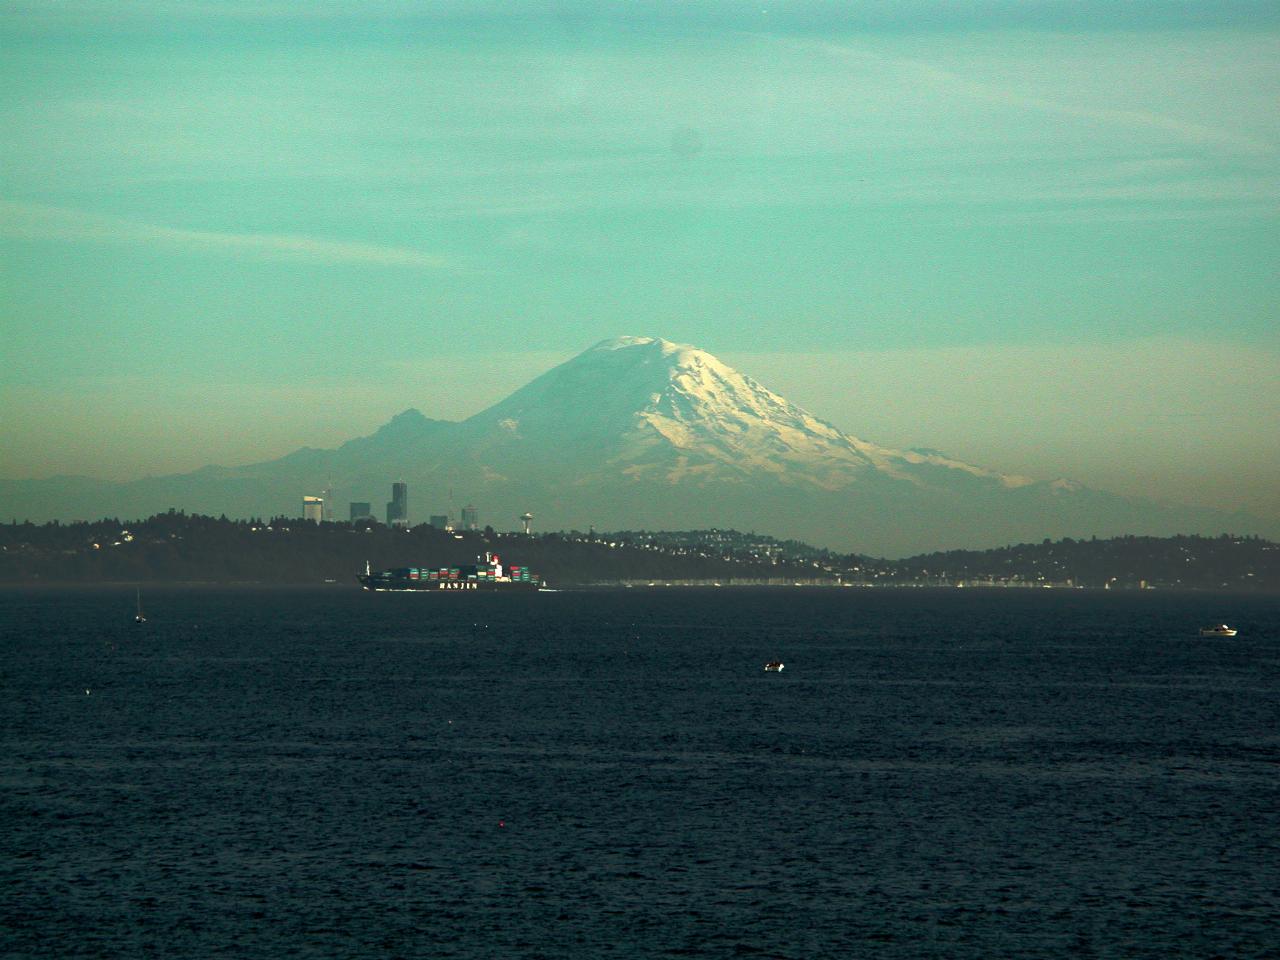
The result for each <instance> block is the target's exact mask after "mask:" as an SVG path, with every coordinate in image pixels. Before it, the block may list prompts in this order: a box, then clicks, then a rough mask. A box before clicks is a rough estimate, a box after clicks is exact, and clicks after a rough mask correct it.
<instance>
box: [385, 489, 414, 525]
mask: <svg viewBox="0 0 1280 960" xmlns="http://www.w3.org/2000/svg"><path fill="white" fill-rule="evenodd" d="M408 525H409V485H408V484H407V483H405V482H404V481H403V480H400V481H398V482H396V483H393V484H392V485H391V502H390V503H388V504H387V526H388V527H407V526H408Z"/></svg>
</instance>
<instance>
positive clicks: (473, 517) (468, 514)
mask: <svg viewBox="0 0 1280 960" xmlns="http://www.w3.org/2000/svg"><path fill="white" fill-rule="evenodd" d="M462 529H463V530H479V529H480V514H479V512H478V511H477V510H476V508H475V505H474V504H470V503H469V504H467V505H466V506H465V507H463V508H462Z"/></svg>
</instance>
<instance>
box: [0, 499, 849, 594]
mask: <svg viewBox="0 0 1280 960" xmlns="http://www.w3.org/2000/svg"><path fill="white" fill-rule="evenodd" d="M485 551H492V552H494V553H497V554H498V555H499V556H501V557H502V559H503V561H504V562H506V563H509V564H510V563H518V564H521V565H523V566H529V567H532V568H533V570H534V572H535V573H538V574H540V575H541V576H542V577H544V578H545V579H547V580H548V581H549V582H550V583H552V584H553V585H555V584H565V585H567V584H587V583H602V582H617V581H626V580H654V579H661V580H721V581H723V580H741V579H776V578H780V577H791V578H795V577H801V576H802V577H804V578H806V579H812V578H815V577H822V578H827V579H830V578H831V574H829V573H826V572H825V571H822V570H818V569H816V568H814V567H813V565H812V564H809V563H800V562H799V561H795V562H793V561H789V560H781V561H775V560H774V559H773V558H765V559H762V560H756V559H753V558H751V557H742V556H734V555H731V554H730V553H729V552H715V553H713V554H710V555H708V554H706V553H698V552H692V551H685V550H676V549H674V548H672V549H662V548H655V547H653V546H652V545H647V544H644V545H635V544H627V543H620V542H618V541H616V540H615V541H612V542H611V541H610V540H609V539H608V538H607V536H603V535H602V536H596V535H593V534H576V533H575V534H560V533H548V534H535V535H531V536H526V535H524V534H518V533H499V532H496V531H494V530H493V529H492V528H486V529H485V530H484V531H476V532H467V533H456V532H452V531H445V530H438V529H436V528H435V527H432V526H429V525H427V524H423V525H420V526H417V527H412V528H409V529H404V528H390V527H386V526H383V525H382V524H380V523H376V522H373V521H367V522H358V523H354V524H352V523H346V522H325V523H321V524H315V523H308V522H306V521H303V520H299V519H296V518H280V517H277V518H273V519H270V520H261V519H252V520H229V519H227V518H226V517H217V518H214V517H206V516H199V515H188V514H184V513H181V512H169V513H165V514H159V515H157V516H154V517H151V518H149V519H147V520H140V521H129V522H124V521H120V520H116V519H108V520H99V521H94V522H88V523H70V524H59V523H56V522H55V523H48V524H41V525H36V524H31V523H11V524H8V525H0V582H7V583H15V582H18V583H31V582H100V581H101V582H215V583H236V582H249V583H317V582H322V581H326V580H333V581H336V582H339V583H350V584H354V583H355V575H356V574H357V573H358V572H361V571H363V570H364V566H365V561H369V562H370V563H371V564H372V565H373V567H374V569H381V568H386V567H397V566H451V565H455V564H462V563H472V562H474V561H475V559H476V557H477V556H478V555H479V554H482V553H484V552H485Z"/></svg>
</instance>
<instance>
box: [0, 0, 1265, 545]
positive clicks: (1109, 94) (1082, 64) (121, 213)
mask: <svg viewBox="0 0 1280 960" xmlns="http://www.w3.org/2000/svg"><path fill="white" fill-rule="evenodd" d="M464 6H465V9H464ZM1113 6H1114V5H1110V4H1101V3H1083V4H1066V3H1044V4H1034V5H1027V4H1012V3H999V2H997V3H959V4H952V5H947V6H946V7H945V8H944V7H942V6H940V5H937V4H927V3H917V2H902V3H883V4H874V5H870V6H869V7H868V8H867V10H865V11H862V12H860V13H848V12H843V13H842V12H837V11H836V10H835V9H834V8H832V7H831V6H830V5H827V4H822V3H817V2H812V3H804V2H801V3H795V4H790V5H788V6H787V7H786V8H777V9H773V8H766V7H760V8H752V9H751V10H749V11H748V10H746V8H744V7H741V6H740V5H736V4H716V3H713V4H708V5H706V6H705V8H703V9H702V10H700V11H695V10H681V11H671V12H658V11H657V10H656V9H655V10H648V11H646V10H645V9H643V8H638V9H637V10H636V11H632V12H630V13H625V14H624V13H619V12H617V11H613V10H611V9H609V7H608V6H607V5H604V4H599V3H590V2H581V3H571V4H567V5H565V4H558V5H552V4H542V3H519V4H517V5H515V6H514V7H505V8H504V9H505V10H508V11H512V12H513V13H515V14H519V18H518V20H519V28H518V29H517V27H516V19H515V18H513V19H507V18H506V17H504V16H502V15H500V14H499V13H498V12H497V10H498V8H496V7H489V6H486V5H484V4H479V5H458V4H451V3H444V2H439V3H413V2H408V0H403V2H386V3H375V4H372V5H361V6H359V7H357V6H356V5H349V4H345V3H339V2H334V3H329V4H322V5H317V6H314V7H310V8H308V9H307V10H306V11H301V10H297V9H295V8H294V7H293V6H292V5H284V4H276V3H267V4H264V5H260V6H258V7H255V8H254V9H253V10H250V9H249V8H247V7H245V6H243V5H239V4H206V3H199V2H197V3H191V4H184V5H182V6H181V7H180V8H178V9H177V10H173V9H170V8H168V7H167V6H161V5H158V4H151V3H138V4H134V5H131V6H129V7H128V8H123V9H122V8H120V7H119V5H115V4H105V3H96V2H85V3H80V4H76V5H74V6H69V7H62V6H59V7H50V6H48V5H46V4H35V3H27V2H16V3H10V4H8V5H7V8H6V9H7V15H6V17H5V18H4V19H3V22H2V23H0V38H2V39H3V41H4V44H5V49H6V52H7V55H6V58H5V61H4V63H3V64H2V65H0V76H2V77H3V79H4V83H3V84H2V85H0V87H2V90H0V116H3V117H4V119H5V121H6V126H7V128H8V129H10V130H11V131H14V133H15V135H13V136H11V137H9V138H6V140H5V142H4V144H3V146H0V151H2V152H0V164H2V166H3V169H4V170H5V177H4V181H5V185H4V188H3V190H0V258H2V262H3V265H2V266H0V270H2V271H3V273H2V276H0V280H2V284H0V297H2V298H3V299H2V305H3V314H2V316H3V324H4V326H3V334H4V338H5V342H6V358H7V359H8V361H9V362H7V363H5V364H4V366H3V370H2V371H0V405H2V406H3V409H4V413H5V416H4V418H3V420H2V421H0V446H2V447H3V448H4V449H5V451H6V453H5V456H4V458H3V462H2V463H0V478H3V479H17V478H29V477H41V476H49V475H55V474H84V475H89V476H95V477H102V478H104V479H113V480H123V479H133V478H137V477H141V476H144V475H148V474H166V473H183V472H187V471H190V470H194V469H197V468H199V467H201V466H204V465H206V464H211V463H212V464H222V465H240V464H247V463H254V462H260V461H269V460H274V459H276V458H279V457H281V456H284V455H286V454H288V453H290V452H291V451H293V450H296V449H298V448H300V447H303V446H312V447H321V448H331V447H336V446H338V445H339V444H341V443H343V442H345V441H347V440H349V439H351V438H353V437H357V436H363V435H368V434H370V433H372V432H373V431H374V430H376V429H377V428H378V427H379V426H380V425H381V424H383V423H385V422H386V421H387V420H388V419H390V417H391V416H392V415H394V414H396V413H398V412H400V411H401V410H403V409H405V408H408V407H414V408H417V409H419V410H421V411H422V412H423V413H424V414H426V415H427V416H429V417H433V418H439V419H449V420H456V419H463V418H465V417H467V416H470V415H473V414H475V413H477V412H479V411H481V410H483V409H485V408H487V407H488V406H490V405H491V404H493V403H495V402H497V401H498V400H500V399H501V398H502V397H503V396H505V395H507V394H508V393H510V392H511V391H512V390H514V389H516V388H518V387H520V386H521V385H522V384H524V383H525V382H527V381H529V380H531V379H532V378H533V377H534V376H537V375H538V374H540V373H542V372H543V371H545V370H546V369H548V368H550V367H552V366H554V365H555V364H557V363H559V362H561V361H564V360H566V359H568V358H569V357H571V356H573V355H575V354H577V353H578V352H579V351H581V350H582V349H584V348H585V347H587V346H589V345H590V344H592V343H594V342H597V341H599V340H601V339H604V338H607V337H613V336H619V335H624V334H636V335H644V336H655V337H665V338H668V339H671V340H675V341H678V342H686V343H692V344H695V345H697V346H699V347H702V348H705V349H707V350H709V351H711V352H713V353H714V354H716V355H717V356H720V357H722V358H723V359H725V360H726V361H728V362H729V363H731V364H733V365H734V366H735V367H736V368H738V369H740V370H742V371H743V372H744V373H747V374H749V375H751V376H752V377H754V378H755V379H757V380H759V381H761V382H762V383H764V384H766V385H767V386H769V387H770V388H771V389H774V390H776V391H778V392H779V393H781V394H782V395H784V396H786V397H788V398H790V399H792V400H794V401H795V402H797V403H798V404H800V405H802V406H804V407H805V408H807V409H809V410H811V411H812V412H813V413H814V414H815V415H817V416H819V417H821V418H823V419H825V420H828V421H830V422H832V423H834V424H835V425H836V426H838V427H840V428H841V429H843V430H847V431H848V432H850V433H853V434H856V435H858V436H861V437H865V438H867V439H870V440H873V441H876V442H880V443H885V444H889V445H893V446H897V447H902V448H906V447H913V446H924V447H933V448H939V449H942V450H944V451H946V452H947V453H948V454H950V455H953V456H956V457H960V458H963V459H966V460H968V461H972V462H975V463H981V464H983V465H984V466H988V467H991V468H993V469H997V470H1001V471H1004V472H1009V473H1018V474H1026V475H1029V476H1035V477H1038V478H1043V479H1051V478H1054V477H1059V476H1066V477H1070V478H1072V479H1074V480H1078V481H1081V482H1084V483H1087V484H1090V485H1092V486H1095V487H1098V488H1101V489H1105V490H1110V491H1114V492H1116V493H1120V494H1125V495H1142V496H1149V497H1154V498H1156V499H1165V500H1170V501H1174V502H1181V503H1189V504H1195V505H1200V506H1208V507H1216V508H1220V509H1225V510H1237V509H1243V510H1248V511H1252V512H1254V513H1256V514H1259V515H1261V516H1264V517H1267V518H1268V519H1272V520H1275V519H1277V518H1280V506H1277V505H1278V504H1280V439H1278V438H1277V434H1276V431H1275V429H1274V424H1275V423H1276V422H1280V400H1278V399H1277V398H1278V397H1280V334H1278V333H1277V329H1278V327H1280V325H1278V324H1277V323H1276V317H1275V303H1276V302H1277V297H1276V294H1277V292H1280V290H1278V289H1277V286H1278V285H1277V281H1276V279H1275V273H1276V271H1275V269H1274V265H1275V263H1276V260H1277V254H1278V253H1280V230H1277V226H1278V224H1277V219H1280V206H1278V205H1277V199H1276V198H1277V196H1278V195H1280V189H1278V188H1280V117H1278V116H1277V113H1276V111H1275V109H1274V103H1275V102H1276V100H1277V96H1278V95H1280V15H1278V14H1276V13H1275V12H1274V11H1269V10H1268V9H1267V8H1266V7H1265V6H1262V5H1258V4H1252V3H1231V2H1228V3H1223V4H1210V3H1198V2H1192V3H1187V4H1179V5H1177V9H1159V10H1139V9H1126V10H1124V11H1118V10H1114V9H1112V8H1113ZM392 479H393V478H392ZM323 480H324V478H322V477H317V478H316V483H317V488H316V490H317V491H318V490H319V488H320V485H321V484H322V483H323ZM310 492H313V493H314V492H316V491H310ZM356 494H357V495H359V496H362V497H363V496H371V495H373V492H372V491H356ZM299 495H301V491H300V492H299ZM382 496H383V495H382V494H381V493H379V494H378V495H377V497H375V498H374V500H373V501H372V502H373V503H374V504H375V507H380V506H381V502H380V500H379V499H378V498H379V497H382ZM424 512H429V511H424ZM375 513H381V510H378V509H375Z"/></svg>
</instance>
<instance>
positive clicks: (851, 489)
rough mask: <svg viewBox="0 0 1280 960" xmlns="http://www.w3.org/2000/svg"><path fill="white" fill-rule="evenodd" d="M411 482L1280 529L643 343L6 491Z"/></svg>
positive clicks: (796, 530)
mask: <svg viewBox="0 0 1280 960" xmlns="http://www.w3.org/2000/svg"><path fill="white" fill-rule="evenodd" d="M397 480H403V481H405V482H406V483H407V484H408V485H409V504H410V517H411V519H414V520H415V521H417V520H423V519H426V517H427V516H428V515H429V514H433V513H437V512H444V511H445V510H446V509H447V508H446V507H445V505H446V504H447V503H449V497H450V494H451V493H452V495H453V496H454V497H455V498H456V500H457V502H458V503H459V504H462V503H468V502H470V503H474V504H476V505H477V507H478V508H479V510H480V513H481V517H482V519H483V520H485V521H486V522H489V523H494V524H496V525H497V526H499V527H508V528H514V527H515V526H517V524H516V519H515V518H516V517H518V516H520V515H521V514H524V513H525V512H526V511H528V512H531V513H532V514H533V515H534V517H535V522H536V524H537V527H538V528H540V529H570V528H578V529H587V528H589V527H592V526H594V527H597V528H613V529H677V528H708V527H717V528H738V529H767V530H773V531H779V532H783V533H785V535H787V536H793V537H796V538H798V539H801V540H805V541H808V542H811V543H817V544H821V545H823V546H825V547H830V548H833V549H838V550H845V551H851V552H852V551H856V552H859V553H864V554H874V555H880V556H897V557H901V556H906V555H910V554H914V553H921V552H925V551H930V550H942V549H955V548H961V547H970V548H972V547H986V546H995V545H998V544H1003V543H1014V542H1021V541H1037V540H1040V539H1042V538H1044V537H1050V538H1062V537H1089V536H1100V537H1104V536H1116V535H1121V534H1141V535H1158V536H1164V535H1172V534H1178V533H1182V534H1219V533H1222V532H1224V531H1232V532H1237V533H1244V534H1259V533H1268V532H1270V531H1269V528H1270V527H1274V526H1276V524H1275V523H1274V522H1271V523H1268V522H1267V521H1263V520H1261V519H1259V518H1257V517H1252V516H1248V515H1245V514H1239V513H1225V512H1221V511H1215V510H1211V509H1203V508H1195V507H1186V506H1176V505H1169V504H1162V503H1156V502H1153V501H1150V500H1144V499H1140V498H1132V497H1121V496H1117V495H1114V494H1110V493H1106V492H1103V491H1100V490H1093V489H1089V488H1087V487H1085V486H1083V485H1081V484H1079V483H1075V482H1072V481H1070V480H1066V479H1055V480H1044V479H1034V478H1031V477H1023V476H1011V475H1008V474H1002V473H999V472H997V471H993V470H989V469H986V468H983V467H980V466H975V465H973V464H971V463H967V462H965V461H963V460H960V459H956V458H953V457H950V456H947V455H945V454H943V453H941V452H939V451H936V450H925V449H909V450H894V449H889V448H886V447H881V446H877V445H876V444H873V443H869V442H867V441H865V440H861V439H859V438H858V437H855V436H853V435H850V434H847V433H844V432H842V431H840V430H838V429H837V428H836V427H834V426H832V425H831V424H829V423H827V422H826V421H823V420H820V419H818V418H817V417H815V416H813V415H812V414H810V413H809V412H807V411H805V410H803V409H801V408H800V407H798V406H796V405H795V404H793V403H790V402H788V401H787V400H785V399H783V398H782V397H780V396H778V395H777V394H775V393H772V392H771V391H769V390H767V389H766V388H765V387H763V386H761V385H760V384H759V383H757V382H756V381H755V380H752V379H751V378H750V377H747V376H744V375H742V374H740V373H738V372H737V371H735V370H733V369H731V368H730V367H728V366H727V365H725V364H724V363H722V362H720V361H719V360H718V359H716V358H715V357H713V356H711V355H710V354H708V353H706V352H704V351H702V350H698V349H696V348H694V347H691V346H687V345H682V344H677V343H672V342H670V341H667V340H661V339H655V338H648V337H621V338H617V339H612V340H606V341H604V342H602V343H599V344H597V345H596V346H594V347H592V348H590V349H589V350H587V351H585V352H584V353H582V354H580V355H578V356H577V357H575V358H573V359H571V360H569V361H567V362H565V363H563V364H561V365H560V366H557V367H555V368H554V369H552V370H550V371H548V372H547V373H545V374H543V375H542V376H540V377H538V378H537V379H535V380H533V381H532V382H531V383H529V384H527V385H526V386H524V387H522V388H521V389H519V390H517V391H516V392H515V393H513V394H511V395H510V396H508V397H507V398H506V399H504V400H502V401H500V402H498V403H496V404H495V405H494V406H491V407H489V408H488V409H487V410H484V411H482V412H480V413H477V414H476V415H475V416H472V417H470V418H468V419H466V420H463V421H460V422H454V421H444V420H433V419H430V418H428V417H426V416H424V415H423V414H422V413H420V412H419V411H417V410H415V409H409V410H406V411H404V412H403V413H401V414H399V415H397V416H395V417H393V418H392V419H391V420H390V421H389V422H388V423H386V424H385V425H384V426H382V427H381V428H380V429H379V430H377V431H376V432H375V433H373V434H371V435H369V436H366V437H360V438H357V439H354V440H350V441H348V442H347V443H344V444H342V445H341V446H339V447H337V448H335V449H313V448H302V449H300V450H297V451H295V452H293V453H291V454H289V455H287V456H285V457H282V458H280V459H278V460H272V461H268V462H264V463H257V464H252V465H248V466H241V467H218V466H208V467H204V468H202V469H200V470H197V471H195V472H193V473H187V474H178V475H172V476H163V477H148V478H145V479H141V480H135V481H130V482H126V483H107V482H103V481H98V480H92V479H88V478H77V477H55V478H50V479H45V480H7V481H0V516H3V515H6V514H7V515H8V516H9V517H12V518H16V519H30V520H34V521H44V520H49V519H60V520H75V519H89V518H93V517H103V516H133V517H141V516H148V515H151V514H154V513H158V512H162V511H165V510H167V509H169V508H176V509H179V510H183V511H187V512H192V513H201V514H225V515H227V516H230V517H238V518H245V517H255V516H278V515H297V514H298V513H300V512H301V500H302V496H303V495H304V494H318V493H319V492H320V490H321V489H322V488H324V487H326V486H329V487H330V488H331V489H332V490H333V491H334V492H335V496H334V498H333V499H335V500H336V501H337V505H336V506H337V509H336V510H335V516H342V515H343V513H344V511H345V508H346V504H347V502H348V501H367V502H370V503H372V504H373V506H374V510H375V512H380V508H381V505H382V503H383V502H385V501H386V500H387V499H388V497H389V491H390V485H391V483H392V482H393V481H397Z"/></svg>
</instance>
